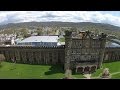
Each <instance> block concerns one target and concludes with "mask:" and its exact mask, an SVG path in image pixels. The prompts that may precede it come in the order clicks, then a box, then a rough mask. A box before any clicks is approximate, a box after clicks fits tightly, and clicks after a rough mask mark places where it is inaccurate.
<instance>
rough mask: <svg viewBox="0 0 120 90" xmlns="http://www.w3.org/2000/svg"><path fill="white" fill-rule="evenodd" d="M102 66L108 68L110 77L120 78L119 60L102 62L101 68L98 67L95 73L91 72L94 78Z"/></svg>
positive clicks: (99, 72) (99, 73) (100, 71)
mask: <svg viewBox="0 0 120 90" xmlns="http://www.w3.org/2000/svg"><path fill="white" fill-rule="evenodd" d="M104 68H109V72H110V74H111V75H112V79H117V78H119V79H120V61H117V62H110V63H103V67H102V69H98V70H97V71H96V72H95V73H93V74H92V77H93V78H94V77H98V76H100V75H101V73H102V71H103V69H104Z"/></svg>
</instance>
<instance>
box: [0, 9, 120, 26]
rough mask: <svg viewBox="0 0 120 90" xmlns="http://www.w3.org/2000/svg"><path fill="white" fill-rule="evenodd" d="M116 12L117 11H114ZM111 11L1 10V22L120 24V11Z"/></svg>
mask: <svg viewBox="0 0 120 90" xmlns="http://www.w3.org/2000/svg"><path fill="white" fill-rule="evenodd" d="M114 12H115V11H114ZM114 12H113V11H112V12H110V11H1V12H0V24H6V23H18V22H29V21H42V22H45V21H63V22H95V23H108V24H113V25H116V26H120V15H119V14H120V12H117V13H116V12H115V13H116V15H114Z"/></svg>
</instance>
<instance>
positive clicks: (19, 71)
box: [0, 62, 83, 79]
mask: <svg viewBox="0 0 120 90" xmlns="http://www.w3.org/2000/svg"><path fill="white" fill-rule="evenodd" d="M64 77H65V74H64V70H63V68H62V66H61V65H28V64H14V63H9V62H2V66H1V67H0V79H61V78H64ZM81 77H83V76H82V75H79V74H78V75H77V74H76V75H73V78H81Z"/></svg>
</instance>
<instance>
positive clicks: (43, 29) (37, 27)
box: [0, 22, 120, 39]
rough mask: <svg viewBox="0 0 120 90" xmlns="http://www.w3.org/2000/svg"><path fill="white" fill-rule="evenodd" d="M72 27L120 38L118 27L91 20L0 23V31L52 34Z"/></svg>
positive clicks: (61, 32) (119, 28)
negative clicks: (27, 31) (77, 21)
mask: <svg viewBox="0 0 120 90" xmlns="http://www.w3.org/2000/svg"><path fill="white" fill-rule="evenodd" d="M71 27H73V28H74V29H75V30H77V31H81V30H82V31H84V30H89V31H94V32H95V33H101V32H104V33H106V34H108V35H113V36H116V37H117V38H119V39H120V27H118V26H114V25H110V24H103V23H92V22H79V23H73V22H24V23H10V24H6V25H0V33H5V34H6V33H7V34H9V33H13V32H14V33H19V32H21V31H22V29H24V30H29V31H30V33H34V32H36V33H38V35H46V34H47V35H49V34H50V35H54V34H56V33H57V34H63V33H64V31H65V30H69V29H70V28H71Z"/></svg>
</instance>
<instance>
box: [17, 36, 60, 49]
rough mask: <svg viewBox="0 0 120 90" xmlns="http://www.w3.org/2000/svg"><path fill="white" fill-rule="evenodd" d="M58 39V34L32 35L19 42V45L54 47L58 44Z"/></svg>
mask: <svg viewBox="0 0 120 90" xmlns="http://www.w3.org/2000/svg"><path fill="white" fill-rule="evenodd" d="M58 39H59V37H58V36H31V37H28V38H26V39H24V40H22V41H21V42H19V43H18V45H32V46H46V47H53V46H57V43H58Z"/></svg>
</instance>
